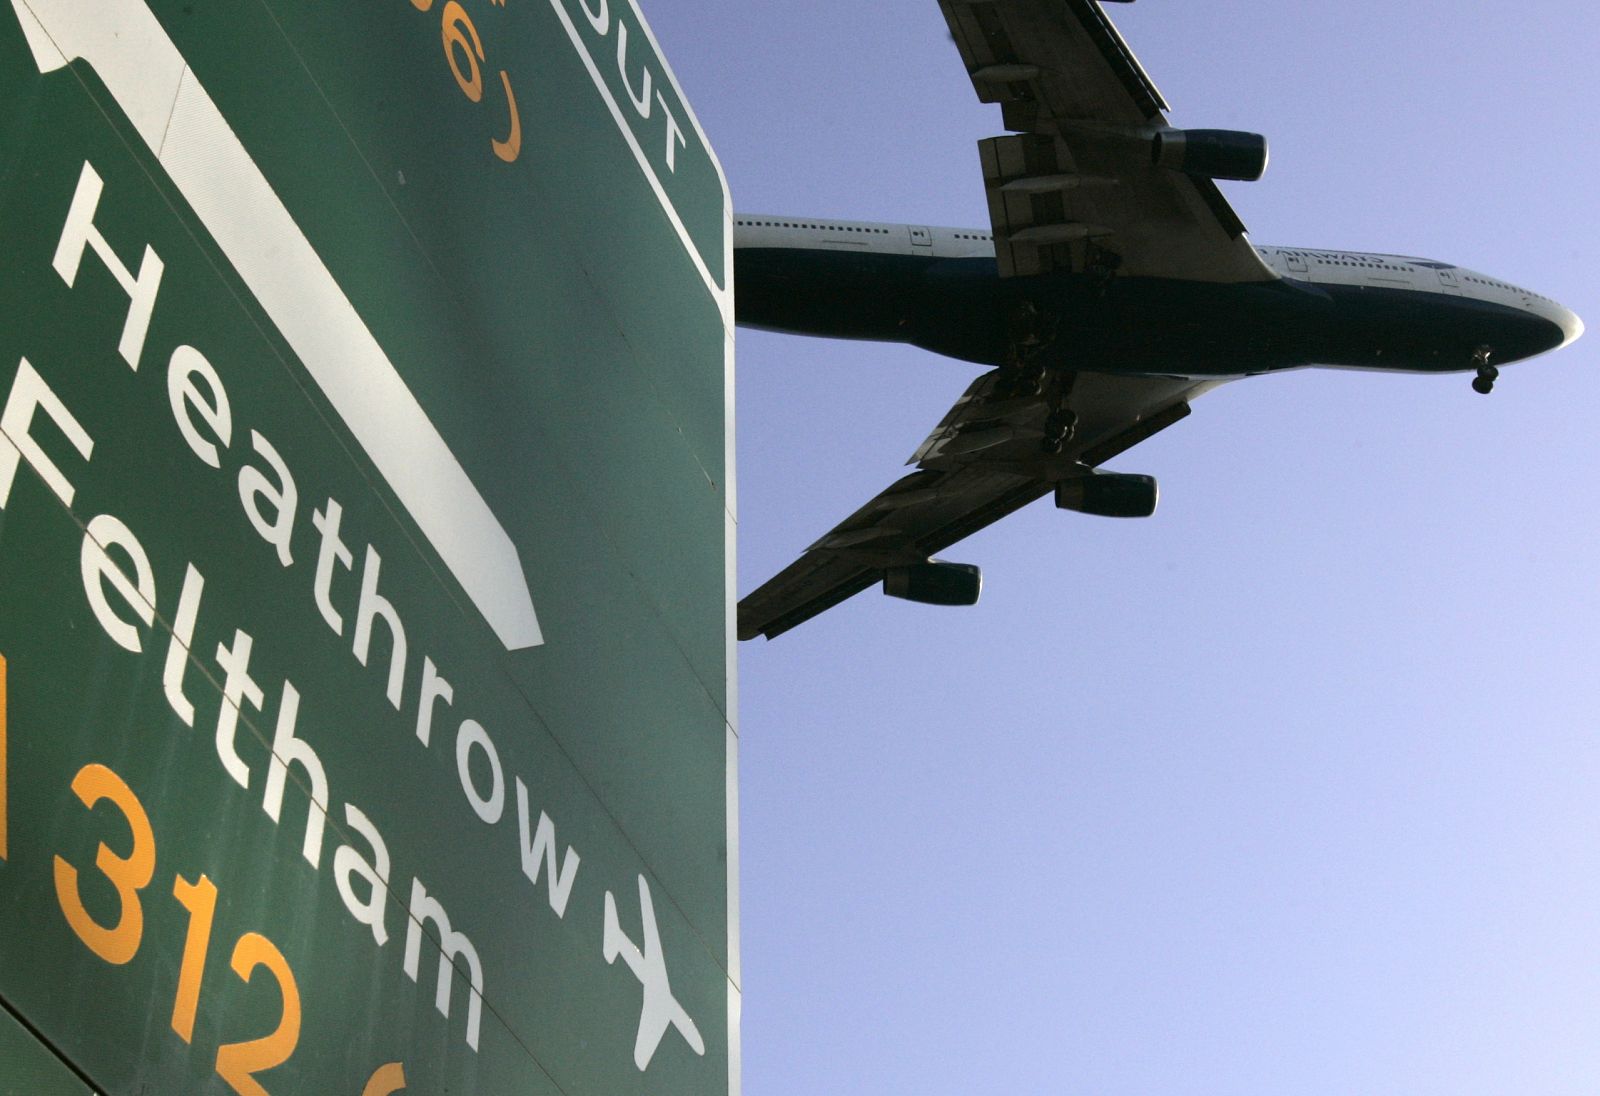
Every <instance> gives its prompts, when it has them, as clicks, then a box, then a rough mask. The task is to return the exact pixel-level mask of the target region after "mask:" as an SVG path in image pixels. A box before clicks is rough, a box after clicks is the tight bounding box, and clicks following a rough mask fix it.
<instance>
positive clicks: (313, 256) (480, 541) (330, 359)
mask: <svg viewBox="0 0 1600 1096" xmlns="http://www.w3.org/2000/svg"><path fill="white" fill-rule="evenodd" d="M11 5H12V7H13V8H14V9H15V10H16V13H17V17H18V19H20V20H21V23H22V30H23V34H24V35H25V36H26V37H27V39H28V44H29V46H30V47H31V48H32V50H33V55H34V60H35V62H36V63H37V64H38V66H39V70H40V71H41V72H51V71H53V70H55V69H58V68H61V67H63V66H65V65H66V64H67V63H68V62H69V61H71V60H75V59H77V58H82V59H83V60H84V61H86V62H88V63H89V64H90V65H91V66H93V68H94V70H95V72H96V73H98V74H99V76H100V79H101V80H103V81H104V82H105V85H106V87H107V88H108V89H109V90H110V91H111V94H112V95H113V96H114V97H115V98H116V100H117V105H118V106H120V107H121V108H122V110H123V112H124V113H126V114H127V116H128V118H129V119H130V120H131V121H132V122H133V125H134V128H135V129H136V130H137V131H138V133H139V136H140V137H141V138H142V139H143V140H144V142H145V143H146V144H147V145H149V146H150V150H151V151H152V152H153V153H154V154H155V155H156V158H157V159H158V160H160V162H161V165H162V167H164V168H165V169H166V171H167V173H168V175H169V176H170V177H171V179H172V182H173V184H174V185H175V186H176V187H177V188H178V190H179V192H180V193H182V195H183V196H184V199H185V200H186V201H188V203H189V205H190V207H191V208H193V210H194V212H195V214H196V215H197V216H198V217H199V218H200V222H201V223H202V224H203V225H205V227H206V230H207V231H208V232H210V233H211V235H212V237H213V238H214V239H215V240H216V242H217V244H218V246H220V247H221V248H222V252H223V254H224V255H226V256H227V258H228V261H229V262H230V263H232V264H233V266H234V269H236V270H237V271H238V273H239V276H240V277H241V278H243V279H244V282H245V284H246V285H248V286H249V287H250V291H251V292H252V293H254V294H255V296H256V300H257V301H259V302H260V304H261V307H262V308H263V309H265V310H266V313H267V316H268V317H269V318H270V319H271V320H272V322H273V323H274V324H275V325H277V328H278V330H279V331H280V332H281V333H282V334H283V337H284V339H285V340H286V341H287V342H288V343H289V346H290V348H291V349H292V350H293V351H294V352H295V354H296V355H297V356H298V357H299V358H300V360H301V362H303V363H304V364H305V367H306V369H307V370H308V371H309V372H310V374H311V376H312V379H313V380H315V381H316V382H317V384H318V386H319V387H321V389H322V391H323V393H324V394H325V395H326V396H327V397H328V400H329V402H331V403H332V404H333V407H334V410H335V411H337V412H338V413H339V416H340V417H341V418H342V419H344V421H345V424H346V425H347V426H349V427H350V431H351V433H353V434H354V435H355V437H356V441H357V442H359V443H360V445H361V447H362V449H364V450H365V451H366V453H367V456H368V457H370V458H371V459H372V463H373V464H374V465H375V466H376V467H377V469H378V471H379V473H381V474H382V476H383V478H384V479H385V480H386V481H387V482H388V484H389V486H390V488H391V489H392V490H393V491H394V493H395V495H396V497H398V498H399V500H400V503H401V505H403V506H404V507H405V508H406V510H407V511H409V512H410V514H411V516H412V518H413V520H415V521H416V523H417V525H418V527H419V528H420V529H421V530H422V534H423V535H424V536H425V537H427V539H428V541H429V543H430V544H432V545H433V547H434V550H435V551H437V552H438V553H439V557H440V559H442V560H443V561H444V563H445V566H446V567H448V568H449V569H450V572H451V574H453V575H455V577H456V581H457V582H459V583H461V586H462V588H463V589H464V590H465V591H466V593H467V596H468V597H469V598H471V599H472V603H473V604H474V605H475V606H477V608H478V611H479V612H481V613H482V614H483V616H484V619H485V620H487V621H488V623H489V626H490V627H491V628H493V629H494V632H495V634H496V635H497V636H498V637H499V638H500V641H501V642H502V643H504V644H505V646H506V649H507V650H520V649H522V648H525V647H534V646H538V645H539V644H541V643H543V642H544V638H543V636H542V635H541V633H540V631H539V620H538V617H537V616H536V615H535V613H534V609H533V598H532V595H531V594H530V593H529V592H528V581H527V577H526V576H525V575H524V574H523V571H522V561H521V560H520V559H519V558H518V556H517V549H516V546H515V545H514V544H512V542H511V538H510V536H509V535H507V533H506V531H505V528H504V527H503V526H502V525H501V524H500V522H499V519H497V518H496V517H495V516H494V514H493V512H492V511H490V509H489V505H488V503H487V502H485V501H484V499H483V496H482V495H481V494H479V492H478V489H477V488H476V487H475V486H474V485H473V483H472V481H471V479H470V478H468V476H467V473H466V470H465V469H463V468H462V467H461V464H460V462H459V461H457V460H456V457H455V454H454V453H452V452H451V451H450V447H449V446H448V445H447V444H446V443H445V440H444V439H443V438H442V437H440V436H439V432H438V430H436V429H435V428H434V425H433V423H432V422H430V421H429V420H428V416H427V413H426V412H425V411H423V409H422V406H421V405H420V404H419V403H417V399H416V397H415V396H413V395H412V394H411V390H410V389H409V388H407V387H406V383H405V381H404V380H403V379H402V378H401V376H400V374H399V372H398V371H397V370H396V369H395V367H394V363H393V362H391V361H390V360H389V356H388V355H387V354H386V353H385V352H384V350H383V347H381V346H379V345H378V341H377V339H375V338H374V337H373V335H372V332H371V331H369V330H368V329H367V325H366V324H365V323H364V322H363V321H362V319H361V317H360V316H359V315H357V314H356V310H355V306H353V305H352V304H351V303H350V300H349V298H348V297H346V296H345V294H344V291H343V290H342V289H341V288H340V287H339V284H338V282H336V281H335V280H334V277H333V274H332V273H331V272H330V271H329V270H328V268H327V266H326V265H325V264H324V263H323V261H322V259H321V258H320V257H319V256H318V255H317V253H316V251H315V250H314V249H313V248H312V246H311V243H310V241H309V240H307V239H306V237H305V233H303V232H301V231H300V227H299V225H297V224H296V223H295V220H294V218H293V217H292V216H290V214H289V211H288V210H287V209H285V208H284V205H283V202H282V201H281V200H280V199H279V198H278V195H277V194H276V193H275V192H274V191H273V189H272V186H271V184H270V183H268V182H267V180H266V177H265V176H264V175H262V174H261V170H260V168H258V167H257V166H256V164H255V161H254V160H252V159H251V158H250V154H249V152H247V151H246V150H245V147H244V145H243V144H242V143H240V141H239V138H238V136H237V135H235V133H234V132H233V129H232V128H231V127H230V126H229V125H228V123H227V120H226V119H224V118H223V117H222V113H221V111H219V110H218V109H217V105H216V104H215V103H214V102H212V100H211V97H210V96H209V95H208V94H206V91H205V89H204V88H203V87H201V86H200V81H199V80H198V79H197V78H196V77H195V74H194V72H193V71H192V70H190V68H189V66H188V63H187V62H185V61H184V59H183V56H182V54H180V53H179V52H178V47H177V46H176V45H175V44H174V43H173V41H172V39H171V38H170V37H168V35H167V33H166V31H165V30H164V29H163V28H162V26H161V24H160V22H159V21H157V19H156V17H155V16H154V15H153V14H151V12H150V9H149V8H148V7H146V6H145V4H144V2H143V0H95V2H94V3H92V4H86V3H83V2H82V0H11Z"/></svg>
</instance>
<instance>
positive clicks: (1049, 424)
mask: <svg viewBox="0 0 1600 1096" xmlns="http://www.w3.org/2000/svg"><path fill="white" fill-rule="evenodd" d="M1077 432H1078V416H1077V415H1076V414H1074V413H1073V412H1071V411H1067V410H1059V411H1052V412H1050V414H1049V416H1048V417H1047V418H1046V419H1045V420H1044V443H1043V445H1042V446H1041V448H1043V449H1044V451H1045V452H1046V453H1049V454H1051V455H1052V456H1054V455H1055V454H1056V453H1059V452H1061V449H1062V447H1063V446H1064V445H1066V443H1067V442H1069V441H1071V440H1072V435H1074V434H1076V433H1077Z"/></svg>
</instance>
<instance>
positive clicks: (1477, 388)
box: [1472, 346, 1500, 396]
mask: <svg viewBox="0 0 1600 1096" xmlns="http://www.w3.org/2000/svg"><path fill="white" fill-rule="evenodd" d="M1491 353H1492V350H1491V348H1490V347H1487V346H1480V347H1478V349H1476V350H1474V351H1473V352H1472V363H1473V364H1474V365H1476V366H1477V367H1478V375H1477V376H1476V377H1473V378H1472V390H1473V391H1474V392H1480V393H1482V394H1483V395H1485V396H1487V395H1488V394H1489V393H1490V392H1493V391H1494V382H1495V381H1496V380H1498V379H1499V377H1500V370H1498V369H1496V368H1495V367H1494V366H1492V365H1490V364H1489V355H1490V354H1491Z"/></svg>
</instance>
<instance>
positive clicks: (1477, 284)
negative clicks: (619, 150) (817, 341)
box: [734, 216, 1583, 377]
mask: <svg viewBox="0 0 1600 1096" xmlns="http://www.w3.org/2000/svg"><path fill="white" fill-rule="evenodd" d="M1256 251H1257V253H1258V254H1259V255H1260V256H1261V258H1262V261H1263V262H1264V263H1265V264H1266V266H1267V267H1268V268H1270V269H1271V270H1272V271H1273V272H1274V273H1276V274H1277V275H1278V278H1277V279H1276V280H1271V281H1261V282H1249V283H1237V284H1224V283H1213V282H1195V281H1178V280H1172V279H1159V278H1139V277H1128V276H1122V275H1117V276H1110V277H1107V276H1104V275H1102V274H1045V275H1039V276H1035V277H1025V278H1009V279H1002V278H1001V277H1000V276H999V274H998V270H997V266H996V263H995V259H994V244H993V242H992V239H991V237H990V236H989V234H988V233H987V232H986V231H984V230H980V229H960V228H927V227H923V226H916V225H896V224H873V223H869V222H856V221H822V220H815V219H803V218H784V217H776V216H738V217H736V218H735V228H734V271H735V275H734V276H735V282H736V285H737V295H736V309H737V319H738V322H739V323H740V324H743V325H745V326H749V327H756V328H764V329H768V330H775V331H783V332H789V333H795V334H807V335H817V336H824V337H834V338H849V339H872V340H881V341H893V342H905V343H911V344H914V345H916V346H919V347H923V348H925V349H927V350H931V351H934V352H936V353H939V354H943V355H947V356H949V357H953V358H959V359H963V360H966V361H971V362H976V363H980V364H984V365H1000V364H1002V363H1003V362H1004V361H1005V359H1006V355H1007V353H1008V347H1009V343H1010V337H1011V332H1012V331H1013V330H1014V324H1013V321H1012V320H1011V319H1010V317H1012V316H1014V315H1015V314H1016V311H1017V308H1018V305H1019V303H1020V302H1022V301H1024V300H1027V301H1031V303H1032V304H1033V305H1034V306H1035V308H1036V310H1037V311H1038V313H1039V314H1041V315H1043V316H1045V317H1046V318H1047V319H1046V322H1047V324H1049V325H1050V326H1051V327H1052V328H1053V330H1054V337H1053V338H1051V339H1050V340H1049V341H1048V348H1047V350H1046V351H1045V353H1046V355H1047V357H1046V360H1047V362H1050V363H1051V364H1055V365H1059V366H1061V367H1063V368H1085V369H1093V370H1097V371H1100V372H1107V373H1139V374H1160V375H1177V376H1191V377H1238V376H1245V375H1251V374H1257V373H1265V372H1271V371H1273V370H1279V369H1292V368H1298V367H1301V366H1307V365H1323V366H1334V367H1343V368H1352V369H1381V370H1398V371H1414V372H1453V371H1462V370H1472V369H1475V368H1476V367H1477V365H1478V364H1479V359H1478V358H1477V357H1475V355H1478V354H1479V351H1480V350H1481V349H1483V348H1487V349H1488V353H1489V360H1491V361H1493V362H1494V363H1496V364H1505V363H1507V362H1513V361H1518V360H1520V359H1523V358H1528V357H1532V356H1533V355H1535V354H1540V353H1543V352H1544V351H1547V350H1552V349H1555V348H1556V347H1558V346H1562V345H1565V344H1566V343H1568V342H1570V341H1572V340H1573V339H1575V338H1576V337H1577V336H1578V335H1579V334H1580V333H1581V332H1582V330H1583V325H1582V323H1581V322H1580V321H1579V320H1578V318H1577V317H1576V316H1575V315H1573V313H1571V312H1570V311H1568V310H1567V309H1565V308H1563V307H1562V306H1561V305H1559V304H1557V303H1556V302H1555V301H1552V300H1550V299H1548V298H1546V297H1542V296H1540V295H1539V294H1537V293H1533V292H1531V291H1529V290H1525V289H1521V288H1519V287H1517V286H1514V285H1510V284H1508V283H1506V282H1503V281H1500V280H1498V279H1495V278H1491V277H1489V276H1487V275H1483V274H1479V273H1478V272H1476V271H1472V270H1467V269H1465V268H1462V267H1457V266H1453V265H1451V264H1448V263H1441V262H1435V261H1433V260H1426V259H1416V258H1410V257H1404V256H1396V255H1380V254H1370V253H1357V252H1345V251H1328V250H1322V249H1311V248H1284V247H1257V248H1256Z"/></svg>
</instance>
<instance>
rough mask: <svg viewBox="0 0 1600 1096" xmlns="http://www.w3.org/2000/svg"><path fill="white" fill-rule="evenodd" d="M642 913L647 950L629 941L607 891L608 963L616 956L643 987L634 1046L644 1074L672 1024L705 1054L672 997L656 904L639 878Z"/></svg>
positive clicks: (694, 1029) (697, 1033)
mask: <svg viewBox="0 0 1600 1096" xmlns="http://www.w3.org/2000/svg"><path fill="white" fill-rule="evenodd" d="M639 914H640V918H641V920H642V921H643V922H644V949H643V950H642V951H641V950H640V948H639V946H638V945H637V944H635V943H634V942H633V941H632V940H631V939H629V937H628V935H627V933H625V932H623V931H622V925H621V923H620V922H618V920H617V900H616V899H615V898H614V897H612V894H611V892H610V891H606V922H605V934H604V938H603V939H602V940H601V944H600V948H601V951H602V953H603V954H604V955H605V957H606V962H607V963H615V962H616V961H617V956H619V955H620V956H622V961H623V962H624V963H626V964H627V965H628V969H629V970H631V971H633V976H634V977H635V978H637V979H639V984H640V985H642V986H643V987H644V1006H643V1008H642V1009H641V1010H640V1013H639V1037H638V1039H636V1040H635V1041H634V1044H633V1064H634V1065H636V1066H638V1067H639V1070H640V1072H643V1071H644V1069H645V1067H647V1066H648V1065H649V1064H650V1059H651V1058H653V1057H654V1056H655V1053H656V1048H657V1047H659V1046H660V1045H661V1038H662V1036H664V1035H665V1034H666V1033H667V1027H668V1026H669V1025H670V1026H672V1027H675V1028H677V1029H678V1031H679V1033H681V1034H682V1035H683V1037H684V1039H685V1040H686V1041H687V1042H688V1044H689V1046H690V1048H691V1049H692V1050H693V1051H694V1052H695V1053H696V1054H699V1055H704V1054H705V1052H706V1044H705V1041H704V1040H703V1039H701V1038H700V1029H699V1028H697V1027H695V1025H694V1021H693V1020H691V1019H690V1018H689V1014H688V1013H687V1012H685V1011H684V1008H683V1006H682V1005H680V1004H678V999H677V998H676V997H674V996H672V987H671V985H670V984H669V983H668V982H667V958H666V956H665V955H663V954H662V953H661V933H660V930H659V929H657V928H656V910H655V903H653V902H652V901H651V900H650V884H649V883H647V882H645V878H644V876H642V875H641V876H639Z"/></svg>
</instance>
